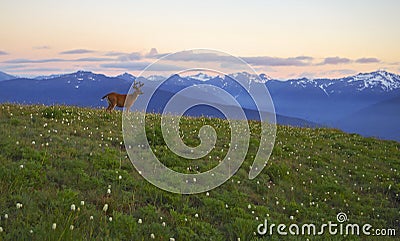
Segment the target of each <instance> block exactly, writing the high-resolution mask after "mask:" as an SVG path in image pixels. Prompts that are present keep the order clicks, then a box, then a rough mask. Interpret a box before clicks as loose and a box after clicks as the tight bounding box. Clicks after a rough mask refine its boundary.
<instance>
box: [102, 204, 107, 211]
mask: <svg viewBox="0 0 400 241" xmlns="http://www.w3.org/2000/svg"><path fill="white" fill-rule="evenodd" d="M107 210H108V204H107V203H106V204H104V207H103V211H104V212H107Z"/></svg>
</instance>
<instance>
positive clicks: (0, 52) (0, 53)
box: [0, 50, 8, 55]
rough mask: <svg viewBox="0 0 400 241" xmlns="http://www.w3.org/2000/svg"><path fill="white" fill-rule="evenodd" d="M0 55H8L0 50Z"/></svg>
mask: <svg viewBox="0 0 400 241" xmlns="http://www.w3.org/2000/svg"><path fill="white" fill-rule="evenodd" d="M0 55H8V53H7V52H5V51H1V50H0Z"/></svg>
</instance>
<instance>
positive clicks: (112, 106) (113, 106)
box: [110, 104, 117, 113]
mask: <svg viewBox="0 0 400 241" xmlns="http://www.w3.org/2000/svg"><path fill="white" fill-rule="evenodd" d="M115 106H117V104H113V105H111V108H110V113H111V112H112V110H114V108H115Z"/></svg>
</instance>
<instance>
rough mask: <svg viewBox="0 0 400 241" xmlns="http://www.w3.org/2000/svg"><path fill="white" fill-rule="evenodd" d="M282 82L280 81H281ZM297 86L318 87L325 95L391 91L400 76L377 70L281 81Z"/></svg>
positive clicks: (397, 84) (397, 83)
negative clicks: (336, 76)
mask: <svg viewBox="0 0 400 241" xmlns="http://www.w3.org/2000/svg"><path fill="white" fill-rule="evenodd" d="M281 82H282V81H281ZM283 83H287V84H290V85H291V86H292V87H297V88H319V89H321V90H322V91H324V92H325V93H326V94H327V95H330V94H334V93H342V92H360V91H374V92H391V91H394V90H397V89H400V76H399V75H397V74H394V73H389V72H386V71H384V70H379V71H375V72H371V73H359V74H357V75H354V76H349V77H344V78H339V79H308V78H301V79H293V80H288V81H283Z"/></svg>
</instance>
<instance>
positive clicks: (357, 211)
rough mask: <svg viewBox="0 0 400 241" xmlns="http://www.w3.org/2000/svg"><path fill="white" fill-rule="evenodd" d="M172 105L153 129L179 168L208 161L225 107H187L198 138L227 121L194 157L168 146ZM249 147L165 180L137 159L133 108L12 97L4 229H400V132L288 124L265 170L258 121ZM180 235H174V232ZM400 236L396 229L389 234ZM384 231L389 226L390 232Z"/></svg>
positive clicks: (25, 232)
mask: <svg viewBox="0 0 400 241" xmlns="http://www.w3.org/2000/svg"><path fill="white" fill-rule="evenodd" d="M159 122H160V116H159V115H155V114H148V115H147V121H146V125H148V128H147V134H148V139H149V141H150V143H151V145H152V148H153V150H154V151H155V153H156V155H157V156H158V157H159V159H160V160H162V161H163V162H164V163H165V164H166V165H167V166H169V167H170V168H172V169H174V170H177V171H181V172H187V173H196V172H203V171H206V170H208V169H210V168H212V167H214V166H215V165H217V164H218V161H219V160H222V159H223V158H224V155H225V153H226V151H227V149H228V148H227V146H228V143H229V139H230V135H227V134H226V133H229V126H228V125H227V122H226V121H224V120H220V119H208V118H182V119H181V134H182V137H183V140H184V142H185V143H186V144H188V145H191V146H195V145H197V144H199V139H198V138H197V134H198V130H199V129H200V127H201V126H203V125H204V124H208V125H212V126H214V127H215V129H216V132H217V134H218V137H219V139H218V141H217V143H216V148H215V149H214V150H213V151H212V152H211V153H210V154H209V155H208V156H207V157H205V158H203V159H201V160H197V161H193V160H192V161H188V160H185V159H183V158H180V157H177V156H175V155H174V154H173V153H172V152H171V151H169V150H168V149H167V148H166V147H165V143H164V142H163V139H162V136H161V129H160V123H159ZM250 127H251V131H252V136H251V140H250V147H249V152H248V154H247V158H246V160H245V162H244V163H243V165H242V167H241V168H240V169H239V171H238V172H237V173H236V174H235V175H234V176H233V177H232V178H231V179H230V180H229V181H228V182H226V183H225V184H223V185H222V186H220V187H218V188H216V189H214V190H211V191H209V192H208V193H201V194H196V195H179V194H173V193H169V192H166V191H163V190H160V189H158V188H157V187H155V186H153V185H151V184H150V183H148V182H147V181H146V180H145V179H144V178H142V177H141V176H140V175H139V173H138V172H137V171H136V170H135V169H134V167H133V166H132V164H131V162H130V160H129V159H128V158H127V153H126V151H125V147H124V145H123V138H122V133H121V112H119V111H116V112H114V113H112V114H108V113H105V112H104V110H94V109H85V108H77V107H70V106H68V107H64V106H56V107H45V106H20V105H13V104H2V105H0V136H1V139H0V165H1V168H0V187H1V189H0V216H1V218H0V227H1V228H0V240H152V239H154V240H238V238H240V240H282V239H283V237H282V236H280V235H278V234H277V232H276V228H275V231H274V234H273V235H272V236H269V235H264V236H260V235H258V234H256V232H257V226H258V225H259V224H261V223H264V219H268V223H275V224H279V223H283V224H286V225H288V226H289V225H290V224H293V223H295V224H298V225H301V224H305V223H314V224H316V225H317V226H318V225H322V224H324V223H327V222H328V221H332V222H336V223H337V219H336V215H337V214H338V213H340V212H344V213H346V214H347V217H348V219H349V220H348V221H347V222H348V223H349V222H350V223H357V224H360V225H361V224H364V223H369V224H371V225H372V226H373V227H374V228H381V229H383V228H394V229H395V231H396V234H397V238H398V237H399V236H400V222H399V219H400V197H399V192H400V173H399V171H400V143H398V142H394V141H382V140H377V139H374V138H364V137H361V136H359V135H355V134H346V133H343V132H341V131H339V130H335V129H323V128H321V129H308V128H294V127H289V126H278V129H277V139H276V143H275V147H274V150H273V154H272V157H271V158H270V160H269V162H268V165H267V167H266V168H265V169H264V170H263V172H262V173H261V174H260V175H259V176H258V177H256V178H255V179H253V180H249V179H248V172H249V166H250V165H251V163H252V157H253V156H254V155H255V152H256V151H257V144H258V142H259V140H258V138H259V135H258V134H259V133H258V131H259V123H257V122H250ZM170 238H172V239H170ZM306 238H309V239H310V240H343V239H346V240H357V239H363V240H365V239H367V240H368V239H374V238H376V237H374V236H371V237H367V236H365V235H362V236H356V235H347V236H341V235H329V234H328V233H327V232H326V233H325V234H324V235H322V236H321V235H320V236H318V235H316V236H313V235H299V236H294V235H289V236H288V237H285V239H289V240H305V239H306ZM387 239H389V240H392V239H393V237H392V238H389V237H388V238H387ZM380 240H382V237H380Z"/></svg>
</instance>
